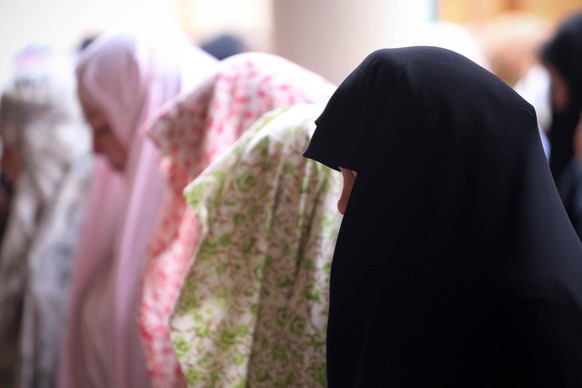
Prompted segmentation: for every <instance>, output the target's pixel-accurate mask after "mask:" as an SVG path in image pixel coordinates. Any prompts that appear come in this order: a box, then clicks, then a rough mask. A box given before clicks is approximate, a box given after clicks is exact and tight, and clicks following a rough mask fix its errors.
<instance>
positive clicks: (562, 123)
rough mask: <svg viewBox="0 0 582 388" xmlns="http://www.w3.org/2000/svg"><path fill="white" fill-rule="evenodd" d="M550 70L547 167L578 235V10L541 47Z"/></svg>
mask: <svg viewBox="0 0 582 388" xmlns="http://www.w3.org/2000/svg"><path fill="white" fill-rule="evenodd" d="M540 55H541V61H542V64H543V65H544V66H545V68H546V69H547V71H548V72H549V74H550V82H551V106H552V118H551V126H550V129H549V139H550V145H551V154H550V168H551V170H552V174H553V176H554V180H555V182H556V185H557V186H558V190H559V192H560V196H561V198H562V201H563V203H564V206H565V207H566V211H567V212H568V215H569V217H570V220H571V221H572V224H573V225H574V228H575V229H576V231H577V233H578V236H579V237H580V238H581V239H582V153H580V154H579V155H576V152H575V139H576V135H575V133H576V128H577V127H578V125H579V123H580V120H581V114H582V70H581V69H582V13H581V12H578V13H576V14H572V15H569V16H568V17H567V18H566V19H565V20H564V21H563V22H562V24H561V25H560V26H559V27H558V29H557V31H556V32H555V34H554V35H553V36H552V37H551V38H550V39H549V40H548V41H547V42H546V43H545V44H544V46H543V47H542V49H541V54H540Z"/></svg>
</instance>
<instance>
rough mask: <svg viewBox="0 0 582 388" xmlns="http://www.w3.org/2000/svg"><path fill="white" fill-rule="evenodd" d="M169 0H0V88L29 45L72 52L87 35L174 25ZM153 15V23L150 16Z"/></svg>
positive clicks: (172, 7)
mask: <svg viewBox="0 0 582 388" xmlns="http://www.w3.org/2000/svg"><path fill="white" fill-rule="evenodd" d="M174 4H175V3H174V2H173V1H171V0H0V47H1V49H0V84H2V83H3V82H2V81H5V80H6V78H7V77H8V76H9V75H10V73H11V71H12V60H13V57H14V55H15V54H16V53H17V52H18V51H20V50H21V49H22V48H23V47H24V46H25V45H28V44H30V43H46V44H50V45H51V46H53V47H55V48H57V49H72V48H74V47H76V46H77V45H78V44H79V43H80V41H81V39H82V38H83V37H85V36H86V35H87V34H92V33H97V32H100V31H103V30H104V29H105V28H109V27H117V26H119V25H124V24H128V23H138V24H139V23H150V24H151V26H152V28H155V23H152V20H159V21H168V20H170V21H172V20H174V22H177V18H176V10H175V6H174ZM153 15H155V16H156V18H155V19H154V18H153V17H152V16H153Z"/></svg>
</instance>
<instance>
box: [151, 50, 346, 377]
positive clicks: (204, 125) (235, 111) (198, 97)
mask: <svg viewBox="0 0 582 388" xmlns="http://www.w3.org/2000/svg"><path fill="white" fill-rule="evenodd" d="M334 90H335V87H334V86H333V85H332V84H331V83H329V82H328V81H326V80H325V79H323V78H322V77H321V76H319V75H317V74H315V73H313V72H311V71H309V70H306V69H304V68H302V67H300V66H298V65H296V64H294V63H292V62H290V61H288V60H286V59H283V58H281V57H278V56H275V55H270V54H264V53H243V54H238V55H235V56H232V57H230V58H228V59H225V60H223V61H222V62H221V63H220V66H219V68H218V71H217V72H216V73H215V75H214V76H213V77H211V78H209V79H207V80H206V81H205V82H204V83H203V84H202V85H201V86H199V87H198V88H197V89H196V90H194V91H193V92H192V93H191V94H189V95H187V96H184V97H181V98H179V99H178V100H177V101H176V102H175V103H173V104H172V105H171V106H168V110H167V111H166V112H164V113H163V114H162V115H161V116H160V118H159V119H157V120H156V121H155V122H154V124H153V126H152V128H151V130H150V133H151V136H152V138H153V139H154V141H155V143H156V145H157V146H158V147H159V149H160V153H161V167H162V170H163V171H164V173H165V174H166V176H167V178H168V182H169V184H170V186H171V192H172V195H171V198H170V200H169V201H168V202H167V203H166V206H165V208H164V211H163V216H162V217H161V219H162V221H161V223H160V226H159V228H158V229H157V231H156V232H155V233H154V234H153V236H152V245H151V247H152V252H153V256H152V258H151V259H150V261H149V262H148V264H147V267H146V272H145V274H144V287H143V296H142V305H141V315H140V329H141V330H140V332H141V334H142V337H143V341H144V344H145V349H146V356H147V358H148V365H149V370H150V374H151V376H152V381H153V383H154V386H155V387H160V388H161V387H178V386H183V385H185V382H184V378H183V376H182V375H181V373H180V368H179V364H178V361H177V360H176V356H175V354H174V351H173V347H172V343H171V340H170V334H169V328H168V321H169V317H170V314H171V312H172V309H173V307H174V304H175V302H176V300H177V298H178V294H179V291H180V288H181V287H182V282H183V278H184V275H185V274H186V273H187V269H188V267H189V265H190V262H191V259H192V256H193V255H194V252H195V250H196V247H197V244H198V238H199V229H198V225H197V222H196V219H195V217H194V215H193V212H192V211H191V209H190V207H189V206H187V205H186V203H185V201H184V197H183V195H182V190H183V189H184V188H185V186H186V185H187V184H188V183H190V182H191V181H192V180H193V179H194V178H196V176H198V174H200V173H201V172H202V171H203V170H204V169H205V168H206V167H207V166H208V165H209V164H210V162H212V160H214V158H215V157H216V156H217V155H218V154H219V153H220V152H222V151H224V150H225V149H226V148H227V147H229V146H230V145H231V144H232V143H234V141H235V140H237V139H238V137H239V136H240V135H241V134H242V133H243V132H244V131H245V130H246V129H247V128H249V127H250V126H251V125H252V124H253V123H254V122H255V121H256V120H257V119H258V118H260V117H261V116H262V115H263V114H264V113H267V112H269V111H271V110H273V109H275V108H280V107H285V106H291V105H294V104H296V103H300V102H305V103H319V104H325V103H326V102H327V100H328V99H329V97H330V96H331V94H332V93H333V91H334Z"/></svg>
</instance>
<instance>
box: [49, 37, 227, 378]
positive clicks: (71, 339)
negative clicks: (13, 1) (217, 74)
mask: <svg viewBox="0 0 582 388" xmlns="http://www.w3.org/2000/svg"><path fill="white" fill-rule="evenodd" d="M86 50H87V51H86V52H84V53H83V55H82V57H81V58H80V60H79V63H78V66H77V79H78V94H79V97H80V98H82V100H83V101H84V102H85V103H88V104H90V105H92V106H93V107H94V108H97V109H99V110H101V111H102V112H103V113H104V114H105V115H106V116H107V117H108V119H109V121H110V123H111V125H112V129H113V132H114V134H115V135H116V137H117V138H118V139H119V140H120V141H121V143H122V144H124V145H125V147H126V149H128V150H129V153H128V158H127V160H128V163H127V166H126V167H125V171H124V172H123V173H122V174H118V173H116V172H114V171H113V170H112V169H111V168H110V167H109V166H108V165H107V164H105V163H104V162H103V161H101V162H100V164H98V165H97V166H96V169H95V171H94V173H93V178H92V183H91V189H90V194H89V199H88V201H89V203H88V209H87V216H86V222H85V226H84V228H83V231H82V237H81V243H80V248H79V251H78V254H77V259H76V260H77V261H76V268H75V272H74V275H73V285H72V298H71V306H70V308H71V310H70V311H71V313H70V318H69V322H68V328H67V330H68V331H67V339H66V343H65V345H64V346H65V348H64V353H63V357H64V358H63V360H64V362H63V363H62V367H61V371H60V372H61V373H60V378H61V381H60V386H61V387H89V386H98V387H116V388H123V387H140V388H141V387H148V386H149V385H150V381H149V378H148V376H147V372H146V366H145V360H144V356H143V349H142V347H141V343H140V342H139V335H138V334H137V326H136V317H137V312H138V299H139V297H138V295H139V285H140V281H141V274H142V269H143V263H144V262H145V256H146V250H147V244H148V241H149V236H150V234H151V231H152V229H153V225H154V224H155V222H156V221H157V219H158V216H159V211H160V207H161V206H160V205H159V204H160V203H162V202H163V197H164V196H165V194H166V193H167V184H166V181H165V179H164V178H163V177H162V176H161V174H160V173H159V169H158V168H157V158H158V152H157V149H156V148H155V147H154V146H153V144H151V142H150V141H149V140H147V138H146V136H145V133H144V128H145V124H146V122H147V120H148V119H150V118H151V117H152V116H153V115H154V114H155V113H156V112H157V110H158V109H160V108H161V106H162V105H163V104H165V103H166V102H167V101H169V100H170V99H172V98H174V97H175V96H176V95H178V94H179V93H180V92H183V91H185V90H189V89H191V88H193V87H194V86H195V85H196V84H197V83H198V82H199V80H200V79H202V77H205V76H207V75H208V74H209V73H210V72H211V71H212V70H213V68H214V66H215V64H216V61H215V60H214V59H213V58H212V57H210V56H209V55H208V54H206V53H204V52H202V51H201V50H199V49H197V48H195V47H193V46H192V44H191V43H190V42H189V41H188V39H187V38H186V37H185V36H184V35H183V34H181V33H180V32H179V31H177V30H172V29H170V28H168V29H167V30H166V29H164V28H156V29H155V31H151V32H140V33H128V32H117V33H107V34H105V35H103V36H101V37H100V38H98V39H97V40H96V41H95V42H93V43H92V44H91V45H90V46H89V47H88V48H87V49H86Z"/></svg>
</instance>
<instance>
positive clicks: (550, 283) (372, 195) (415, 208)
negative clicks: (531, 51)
mask: <svg viewBox="0 0 582 388" xmlns="http://www.w3.org/2000/svg"><path fill="white" fill-rule="evenodd" d="M316 125H317V128H316V130H315V132H314V134H313V137H312V139H311V141H310V143H309V146H308V147H307V149H306V151H305V154H304V155H305V156H306V157H308V158H311V159H314V160H317V161H319V162H320V163H322V164H325V165H326V166H328V167H330V168H332V169H335V170H338V171H341V174H342V176H343V179H344V189H343V191H342V195H341V196H340V200H339V202H338V210H339V211H340V212H341V213H343V214H344V218H343V220H342V224H341V229H340V233H339V235H338V239H337V244H336V247H335V252H334V257H333V262H332V268H331V279H330V307H329V309H330V310H329V322H328V333H327V335H328V337H327V362H328V364H327V367H328V369H327V370H328V383H329V387H330V388H334V387H387V386H390V387H475V386H477V387H517V386H527V387H566V386H569V387H573V386H581V385H582V330H580V328H581V327H582V282H581V281H580V279H582V261H581V258H582V244H581V243H580V241H579V240H578V238H577V237H576V233H575V231H574V229H573V228H572V225H571V224H570V222H569V220H568V217H567V214H566V212H565V211H564V207H563V206H562V203H561V201H560V198H559V195H558V193H557V190H556V187H555V185H554V183H553V180H552V176H551V173H550V170H549V167H548V163H547V161H546V158H545V155H544V152H543V149H542V145H541V142H540V138H539V135H538V133H539V132H538V125H537V120H536V115H535V111H534V109H533V107H532V106H531V105H530V104H529V103H528V102H526V101H525V100H524V99H523V98H522V97H520V96H519V95H518V94H517V93H516V92H515V91H514V90H513V89H512V88H511V87H510V86H508V85H507V84H506V83H505V82H503V81H502V80H500V79H499V78H498V77H496V76H495V75H493V74H491V73H490V72H488V71H486V70H485V69H483V68H482V67H480V66H478V65H476V64H475V63H474V62H472V61H470V60H468V59H467V58H465V57H463V56H461V55H459V54H457V53H454V52H452V51H450V50H446V49H442V48H436V47H408V48H398V49H381V50H377V51H374V52H373V53H371V54H369V55H368V57H366V59H364V61H363V62H362V63H361V64H360V65H359V66H358V67H357V68H356V69H355V70H354V71H353V72H352V73H351V74H350V75H348V77H347V78H346V79H345V80H344V81H343V82H342V83H341V84H340V86H339V87H338V89H337V91H336V92H335V93H334V95H333V96H332V97H331V99H330V101H329V103H328V104H327V106H326V107H325V109H324V111H323V113H322V114H321V115H320V116H319V117H318V118H317V120H316Z"/></svg>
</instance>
